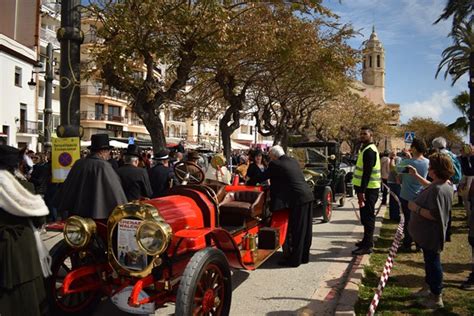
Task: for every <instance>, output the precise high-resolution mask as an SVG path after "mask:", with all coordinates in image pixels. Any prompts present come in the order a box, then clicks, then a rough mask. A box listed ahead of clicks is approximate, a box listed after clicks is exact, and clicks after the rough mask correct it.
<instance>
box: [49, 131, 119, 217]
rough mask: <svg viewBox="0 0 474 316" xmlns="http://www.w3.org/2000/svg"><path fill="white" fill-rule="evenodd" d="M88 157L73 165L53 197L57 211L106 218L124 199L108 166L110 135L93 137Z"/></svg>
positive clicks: (114, 174) (115, 174)
mask: <svg viewBox="0 0 474 316" xmlns="http://www.w3.org/2000/svg"><path fill="white" fill-rule="evenodd" d="M88 148H89V149H90V151H91V153H90V155H88V156H87V157H86V158H82V159H80V160H78V161H76V163H75V164H74V166H73V167H72V169H71V171H70V172H69V174H68V176H67V178H66V181H64V183H63V185H62V186H61V188H60V189H59V191H58V192H57V194H56V196H55V201H54V202H55V204H56V205H57V207H58V210H59V211H60V212H68V213H69V215H79V216H82V217H91V218H95V219H106V218H108V217H109V214H110V212H112V210H113V209H114V208H115V207H116V206H117V205H120V204H124V203H127V197H126V196H125V193H124V191H123V189H122V185H121V184H120V178H119V176H118V175H117V173H116V172H115V171H114V169H113V168H112V166H111V165H110V163H109V162H108V161H107V160H108V159H109V158H110V150H111V149H112V148H113V147H111V146H110V145H109V135H107V134H96V135H92V137H91V146H89V147H88Z"/></svg>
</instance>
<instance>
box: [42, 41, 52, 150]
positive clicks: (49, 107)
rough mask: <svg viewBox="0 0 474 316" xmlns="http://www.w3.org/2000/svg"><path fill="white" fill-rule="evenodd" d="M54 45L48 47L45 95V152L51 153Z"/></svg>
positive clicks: (49, 44)
mask: <svg viewBox="0 0 474 316" xmlns="http://www.w3.org/2000/svg"><path fill="white" fill-rule="evenodd" d="M53 79H54V77H53V45H52V44H51V43H48V46H46V69H45V74H44V81H45V95H44V110H43V113H44V141H43V146H44V151H45V152H46V151H51V115H52V114H53V109H52V105H51V102H52V98H53Z"/></svg>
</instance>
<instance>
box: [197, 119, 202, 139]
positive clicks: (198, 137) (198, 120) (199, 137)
mask: <svg viewBox="0 0 474 316" xmlns="http://www.w3.org/2000/svg"><path fill="white" fill-rule="evenodd" d="M197 123H198V130H197V133H198V135H197V142H198V145H199V144H200V143H201V111H199V112H198V116H197Z"/></svg>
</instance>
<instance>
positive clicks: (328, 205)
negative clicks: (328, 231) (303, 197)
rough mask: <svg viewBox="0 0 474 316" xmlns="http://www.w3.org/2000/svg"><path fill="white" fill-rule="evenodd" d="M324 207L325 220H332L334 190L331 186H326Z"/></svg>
mask: <svg viewBox="0 0 474 316" xmlns="http://www.w3.org/2000/svg"><path fill="white" fill-rule="evenodd" d="M322 208H323V222H325V223H327V222H329V221H330V220H331V216H332V190H331V188H330V187H326V188H324V193H323V201H322Z"/></svg>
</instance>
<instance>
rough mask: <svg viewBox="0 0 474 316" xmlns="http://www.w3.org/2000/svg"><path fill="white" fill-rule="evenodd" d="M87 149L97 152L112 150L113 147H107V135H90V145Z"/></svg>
mask: <svg viewBox="0 0 474 316" xmlns="http://www.w3.org/2000/svg"><path fill="white" fill-rule="evenodd" d="M87 148H88V149H90V150H91V151H99V150H101V149H113V148H114V147H112V146H110V145H109V135H107V134H95V135H92V137H91V145H90V146H89V147H87Z"/></svg>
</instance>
